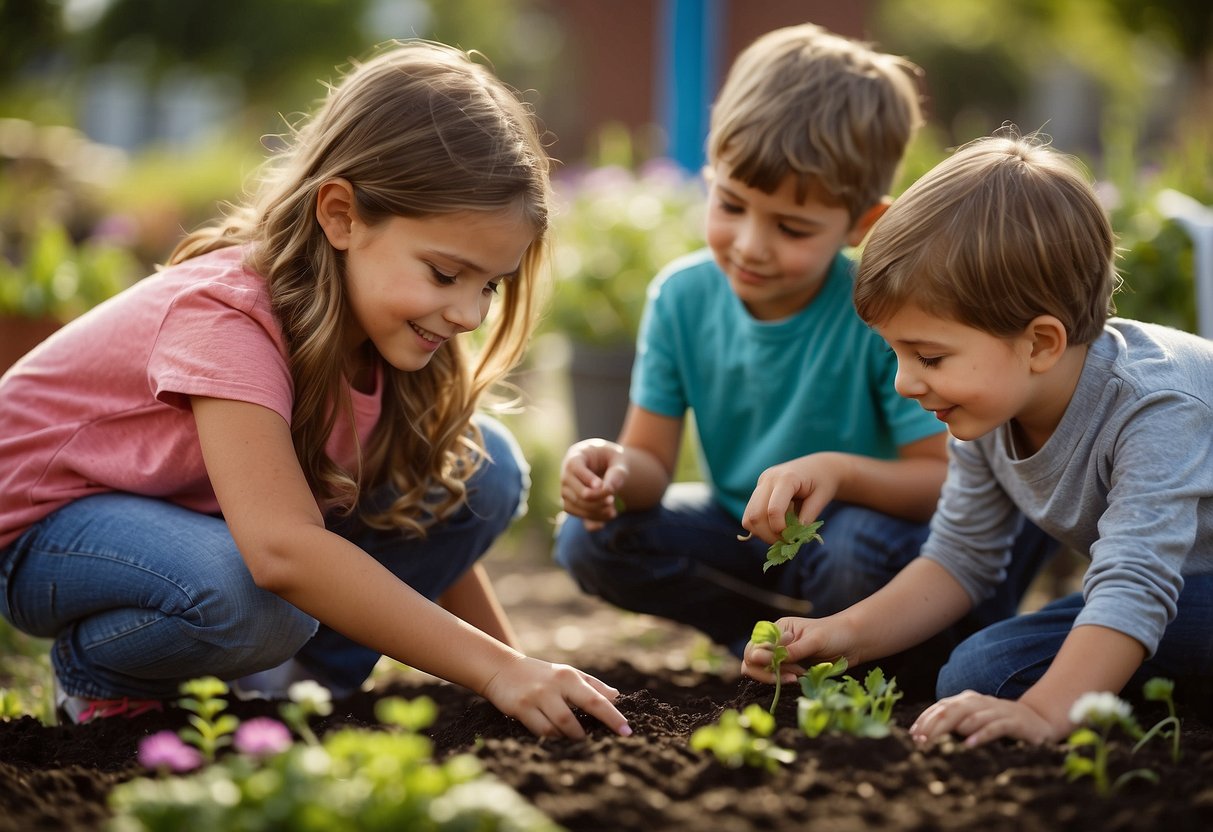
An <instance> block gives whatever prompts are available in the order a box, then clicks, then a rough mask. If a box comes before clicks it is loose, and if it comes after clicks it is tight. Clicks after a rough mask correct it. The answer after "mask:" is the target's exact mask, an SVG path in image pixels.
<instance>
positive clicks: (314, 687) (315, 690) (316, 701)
mask: <svg viewBox="0 0 1213 832" xmlns="http://www.w3.org/2000/svg"><path fill="white" fill-rule="evenodd" d="M286 695H287V698H288V701H287V702H284V703H283V704H282V706H281V707H280V708H279V709H278V713H279V714H280V715H281V716H282V721H283V722H285V723H286V724H287V725H289V726H290V727H291V730H292V731H294V732H295V733H296V734H298V735H299V736H300V737H302V738H303V741H304V742H305V743H307V744H308V745H319V744H320V740H319V739H317V737H316V734H315V733H314V732H313V731H312V727H311V724H310V722H309V720H310V718H311V717H313V716H328V715H329V714H331V713H332V712H333V694H332V693H331V692H330V691H329V689H328V688H326V687H325V686H324V685H322V684H320V683H319V682H316V681H313V680H311V679H305V680H304V681H301V682H295V683H294V684H293V685H291V686H290V687H289V688H287V690H286ZM418 707H423V706H418Z"/></svg>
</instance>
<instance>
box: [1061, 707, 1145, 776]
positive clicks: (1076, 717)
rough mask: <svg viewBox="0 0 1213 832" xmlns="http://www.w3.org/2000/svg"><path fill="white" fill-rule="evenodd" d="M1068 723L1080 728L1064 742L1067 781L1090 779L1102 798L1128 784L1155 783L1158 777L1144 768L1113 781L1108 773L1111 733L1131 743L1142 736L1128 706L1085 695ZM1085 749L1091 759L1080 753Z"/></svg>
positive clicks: (1073, 708) (1126, 773)
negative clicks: (1065, 747) (1123, 734)
mask: <svg viewBox="0 0 1213 832" xmlns="http://www.w3.org/2000/svg"><path fill="white" fill-rule="evenodd" d="M1070 721H1071V722H1073V723H1075V724H1076V725H1078V726H1079V727H1078V728H1077V729H1076V730H1074V731H1073V732H1072V733H1071V734H1070V737H1069V739H1068V740H1067V746H1068V747H1069V749H1070V751H1069V753H1068V754H1067V755H1066V759H1065V762H1064V767H1065V768H1064V770H1065V773H1066V777H1067V779H1069V780H1071V781H1074V780H1077V779H1079V778H1080V777H1090V778H1091V780H1092V781H1093V782H1094V783H1095V791H1096V792H1098V793H1099V794H1100V795H1103V796H1107V795H1110V794H1113V793H1115V792H1117V791H1119V790H1120V788H1121V787H1122V786H1124V785H1125V784H1126V783H1128V782H1129V781H1130V780H1134V779H1140V780H1148V781H1150V782H1151V783H1157V782H1158V775H1157V774H1156V773H1154V772H1153V771H1151V770H1149V769H1144V768H1139V769H1134V770H1132V771H1127V772H1125V773H1124V774H1121V775H1120V776H1118V777H1117V778H1116V779H1115V780H1113V779H1112V776H1111V774H1110V773H1109V770H1108V751H1109V748H1110V745H1111V735H1112V731H1113V729H1119V730H1120V731H1123V732H1124V733H1125V734H1128V735H1129V737H1130V738H1133V739H1139V738H1140V737H1141V736H1142V731H1141V728H1140V727H1138V725H1137V720H1136V719H1134V717H1133V709H1132V707H1131V706H1130V705H1129V703H1128V702H1126V701H1124V700H1123V699H1121V698H1120V697H1118V696H1116V695H1115V694H1112V693H1084V694H1083V695H1082V696H1080V697H1078V700H1077V701H1076V702H1075V703H1074V705H1073V706H1071V708H1070ZM1088 748H1089V749H1091V756H1090V757H1088V756H1086V755H1085V754H1084V753H1082V752H1083V750H1085V749H1088Z"/></svg>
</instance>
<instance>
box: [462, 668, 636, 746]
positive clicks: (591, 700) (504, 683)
mask: <svg viewBox="0 0 1213 832" xmlns="http://www.w3.org/2000/svg"><path fill="white" fill-rule="evenodd" d="M481 695H482V696H484V698H485V699H488V700H489V701H490V702H492V703H493V705H494V706H496V708H497V709H498V710H499V711H501V712H502V713H504V714H506V715H507V716H512V717H514V718H515V719H517V720H518V721H519V722H521V723H522V724H523V725H525V726H526V727H527V729H528V730H529V731H530V732H531V733H533V734H536V735H538V736H540V737H568V738H570V739H576V740H579V739H584V738H585V729H584V728H582V726H581V723H580V722H579V721H578V720H577V717H576V715H575V714H574V713H573V711H572V707H574V706H575V707H577V708H580V709H581V710H583V711H585V712H586V713H587V714H589V715H590V716H592V717H594V718H596V719H597V720H598V721H599V722H601V723H602V724H604V725H606V726H607V727H608V728H610V729H611V730H612V731H614V732H615V733H616V734H619V735H620V736H624V737H626V736H630V735H631V733H632V729H631V728H630V727H629V726H628V721H627V719H625V718H624V716H623V714H621V713H619V711H618V710H616V708H615V706H614V705H612V704H611V703H612V702H613V701H614V700H615V698H616V697H618V696H619V691H617V690H616V689H615V688H613V687H611V686H610V685H608V684H606V683H605V682H602V681H600V680H598V679H596V678H594V677H593V676H591V675H589V674H588V673H583V672H581V671H580V670H578V669H577V668H575V667H570V666H569V665H566V664H551V663H549V662H545V661H540V660H539V659H531V658H527V657H526V656H519V657H518V658H517V659H513V660H511V661H510V662H508V663H507V664H506V665H505V666H504V667H502V668H501V670H499V671H497V673H496V674H495V675H494V676H493V677H492V678H491V679H489V681H488V684H486V685H485V687H484V690H483V691H481Z"/></svg>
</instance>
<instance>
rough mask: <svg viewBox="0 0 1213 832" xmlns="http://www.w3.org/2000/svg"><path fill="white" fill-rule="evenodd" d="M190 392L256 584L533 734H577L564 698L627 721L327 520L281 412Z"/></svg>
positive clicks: (590, 685)
mask: <svg viewBox="0 0 1213 832" xmlns="http://www.w3.org/2000/svg"><path fill="white" fill-rule="evenodd" d="M191 403H192V406H193V411H194V418H195V421H196V422H197V425H198V438H199V441H200V443H201V447H202V454H203V458H204V460H205V462H206V467H207V473H208V475H209V476H210V480H211V484H212V486H213V487H214V490H215V495H216V496H217V497H218V500H219V505H220V508H221V510H222V511H223V516H224V518H225V520H226V521H227V524H228V527H229V528H230V529H231V532H232V537H233V539H234V540H235V542H236V545H237V547H238V548H239V549H240V553H241V555H242V556H243V557H244V560H245V562H246V563H247V564H248V568H249V571H250V572H251V573H252V576H253V580H254V581H255V582H256V583H257V585H258V586H260V587H261V588H263V589H266V590H268V591H270V592H273V593H275V594H277V595H279V596H281V597H282V598H284V599H286V600H287V601H289V602H290V603H292V604H294V605H295V606H297V607H298V608H299V609H301V610H303V611H304V612H306V613H307V614H309V615H311V616H313V617H314V618H316V619H318V620H320V621H323V622H324V623H325V624H327V625H328V626H330V627H332V628H333V629H334V630H337V631H338V632H340V633H343V634H344V635H346V636H348V637H349V638H351V639H353V640H355V641H357V642H359V643H361V644H364V645H366V646H367V647H369V648H371V649H372V650H377V651H379V652H380V653H382V654H384V655H387V656H390V657H392V658H393V659H396V660H397V661H399V662H402V663H404V664H407V665H410V666H412V667H416V668H418V669H420V670H424V671H426V672H427V673H431V674H433V675H435V676H438V677H440V678H443V679H447V680H449V681H451V682H454V683H456V684H459V685H462V686H464V687H466V688H469V689H470V690H473V691H475V692H476V693H479V694H480V695H482V696H484V697H485V698H487V699H489V700H490V701H491V702H492V703H493V704H494V705H495V706H496V707H497V708H498V709H500V710H501V711H503V712H504V713H506V714H508V715H510V716H513V717H516V718H517V719H519V720H520V721H521V722H522V723H523V724H524V725H526V726H527V728H528V729H530V730H531V731H532V732H534V733H536V734H541V735H548V736H556V735H564V736H569V737H582V736H584V735H585V732H584V729H582V727H581V724H580V723H579V722H578V720H577V717H576V716H575V715H574V714H573V712H572V710H571V709H570V706H571V705H575V706H577V707H580V708H581V709H582V710H584V711H586V712H587V713H589V714H590V715H592V716H594V717H596V718H598V719H599V720H601V721H602V722H604V723H605V724H607V725H608V726H610V727H612V728H614V729H615V730H616V731H620V732H625V733H626V732H628V729H627V723H626V720H625V719H624V718H623V716H622V715H621V714H620V713H619V712H618V711H617V710H616V709H615V707H614V706H613V705H612V704H611V701H610V698H613V693H614V691H613V689H611V688H610V687H608V686H607V685H605V684H603V683H602V682H600V681H598V680H597V679H594V678H593V677H590V676H587V675H585V674H582V673H581V672H580V671H577V670H575V669H574V668H571V667H567V666H560V665H551V664H548V663H546V662H539V661H536V660H534V659H528V658H527V657H525V656H523V655H522V654H521V653H519V652H518V651H517V650H515V649H513V648H512V647H510V646H509V645H507V644H503V643H502V642H501V641H498V640H497V639H495V638H493V637H491V636H489V635H486V634H485V633H484V632H482V631H481V630H479V629H477V628H476V627H474V626H472V625H471V624H469V623H467V622H466V621H463V620H462V619H460V618H458V617H456V616H455V615H452V614H451V613H449V612H447V611H446V610H444V609H442V608H441V607H440V606H438V605H437V604H434V603H431V602H430V601H429V600H427V599H426V598H425V597H424V596H422V595H420V594H418V593H417V592H415V591H414V590H413V589H412V588H410V587H409V586H408V585H407V584H405V583H404V582H402V581H401V580H399V579H398V578H397V577H396V576H395V575H393V574H392V573H391V572H390V571H388V570H387V569H386V568H385V567H384V566H383V565H381V564H380V563H379V562H378V561H376V560H375V559H374V558H372V557H371V556H370V555H368V554H366V553H365V552H364V551H362V550H361V549H360V548H358V547H357V546H355V545H354V544H352V543H350V542H349V541H347V540H345V539H344V538H342V537H340V536H339V535H336V534H333V533H332V532H330V531H328V530H327V529H326V528H325V525H324V517H323V515H322V514H321V512H320V509H319V507H318V506H317V504H316V500H315V498H314V496H313V495H312V493H311V490H310V489H309V487H308V484H307V481H306V479H305V477H304V475H303V471H302V469H301V468H300V467H299V463H298V460H297V458H296V456H295V451H294V447H293V445H292V442H291V434H290V428H289V426H288V425H287V423H286V422H285V421H284V420H283V419H282V418H281V417H280V416H278V415H277V414H276V413H274V412H273V411H270V410H268V409H266V408H263V407H261V406H259V405H254V404H249V403H246V402H237V401H230V400H226V399H210V398H203V397H194V398H192V399H191ZM608 697H609V698H608Z"/></svg>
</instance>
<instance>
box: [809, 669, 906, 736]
mask: <svg viewBox="0 0 1213 832" xmlns="http://www.w3.org/2000/svg"><path fill="white" fill-rule="evenodd" d="M846 669H847V660H846V658H845V657H842V658H839V659H838V660H836V661H833V662H822V663H820V664H816V665H814V666H813V667H811V668H809V671H808V673H806V674H805V675H804V676H801V677H800V688H801V691H802V693H803V696H801V697H800V699H798V700H797V712H796V719H797V723H798V724H799V725H800V730H801V731H803V732H804V733H805V735H806V736H809V737H817V736H820V735H821V734H823V733H826V732H830V733H839V734H851V735H854V736H857V737H869V738H877V737H885V736H888V734H889V723H890V722H891V720H892V717H893V705H894V704H895V703H896V702H897V700H899V699H901V697H902V695H903V694H902V692H901V691H899V690H898V689H897V680H896V679H888V680H886V679H885V676H884V671H883V670H881V669H880V668H874V669H873V670H872V671H871V672H869V673H868V675H867V676H866V677H865V678H864V681H863V683H862V684H861V683H860V682H859V681H857V680H856V679H854V678H852V677H850V676H843V677H842V678H841V679H836V678H834V677H836V676H838V675H839V674H840V673H842V672H843V671H845V670H846Z"/></svg>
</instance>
